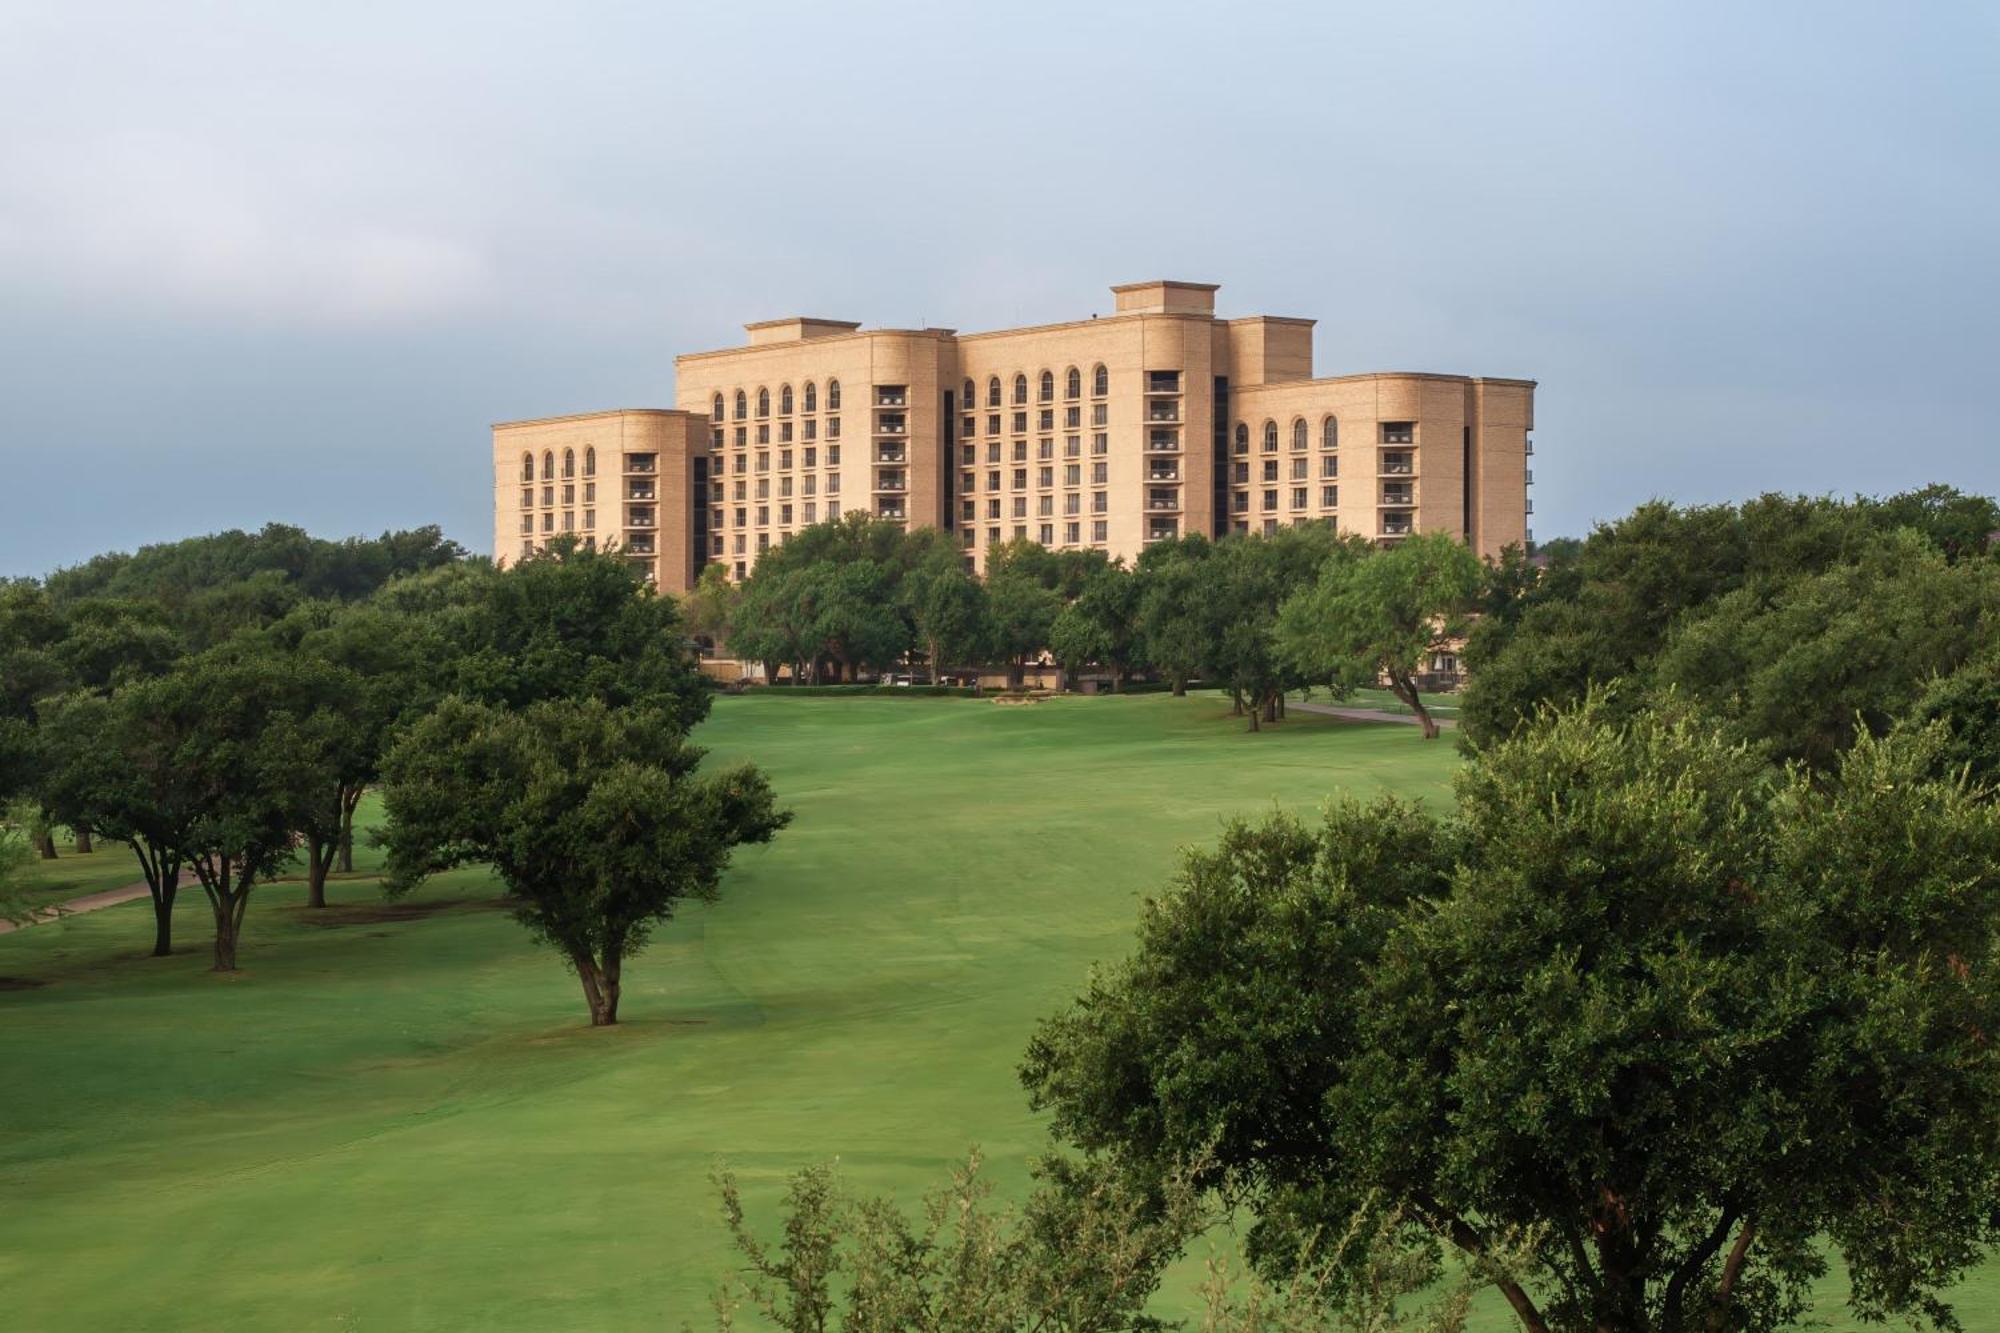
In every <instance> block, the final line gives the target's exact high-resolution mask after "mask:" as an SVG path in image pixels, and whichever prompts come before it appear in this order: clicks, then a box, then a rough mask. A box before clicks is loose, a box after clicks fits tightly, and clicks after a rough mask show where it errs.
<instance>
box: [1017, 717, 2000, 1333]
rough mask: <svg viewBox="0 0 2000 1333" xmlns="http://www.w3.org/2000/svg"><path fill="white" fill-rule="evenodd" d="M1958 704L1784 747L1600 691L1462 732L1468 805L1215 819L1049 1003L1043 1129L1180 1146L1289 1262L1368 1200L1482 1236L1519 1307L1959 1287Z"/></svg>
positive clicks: (1989, 1196) (1963, 1205)
mask: <svg viewBox="0 0 2000 1333" xmlns="http://www.w3.org/2000/svg"><path fill="white" fill-rule="evenodd" d="M1942 739H1943V738H1942V737H1941V736H1940V735H1939V734H1938V733H1936V732H1935V731H1932V732H1907V731H1905V732H1897V733H1894V734H1892V735H1891V736H1889V737H1887V738H1884V739H1879V740H1878V739H1875V738H1869V737H1864V738H1863V739H1861V740H1860V741H1859V742H1857V744H1856V746H1855V747H1854V748H1853V749H1852V750H1851V751H1849V752H1848V754H1847V755H1846V756H1845V757H1844V758H1843V759H1842V761H1841V763H1840V765H1839V766H1838V767H1837V769H1836V770H1835V771H1834V772H1832V773H1831V774H1828V775H1826V776H1825V777H1824V778H1822V779H1819V780H1814V779H1812V778H1810V777H1808V776H1807V775H1806V774H1804V773H1803V772H1794V773H1792V774H1789V775H1777V774H1774V773H1773V772H1772V770H1771V769H1770V768H1769V766H1768V765H1767V764H1766V763H1765V762H1764V760H1763V759H1762V758H1761V756H1759V755H1757V754H1755V753H1754V752H1752V751H1750V750H1748V749H1745V748H1742V747H1738V746H1733V745H1731V744H1728V743H1727V742H1725V741H1723V740H1721V739H1719V738H1718V737H1717V736H1716V735H1715V733H1714V729H1713V727H1712V726H1711V725H1708V724H1707V723H1706V722H1705V721H1704V720H1703V719H1701V718H1699V717H1696V716H1691V715H1688V714H1686V713H1685V712H1682V713H1678V714H1677V713H1666V712H1653V711H1642V712H1641V713H1639V714H1638V715H1637V716H1636V717H1634V718H1633V719H1632V720H1631V721H1629V722H1626V723H1619V722H1616V721H1615V720H1614V719H1613V717H1612V715H1611V713H1610V711H1609V710H1608V709H1607V708H1606V707H1605V706H1604V701H1603V700H1602V699H1601V697H1597V696H1593V697H1592V698H1590V699H1589V700H1587V701H1586V702H1585V703H1584V704H1583V705H1581V706H1580V707H1578V708H1576V709H1573V710H1570V711H1568V712H1565V713H1561V714H1545V715H1544V717H1543V718H1542V719H1541V720H1539V721H1538V722H1537V723H1536V724H1535V725H1534V726H1532V727H1530V728H1528V729H1526V730H1524V731H1523V732H1521V733H1519V734H1518V735H1517V736H1515V737H1514V738H1513V739H1511V740H1508V741H1506V742H1503V743H1500V744H1497V745H1495V746H1492V747H1489V748H1487V749H1485V750H1483V751H1481V752H1480V753H1479V754H1478V755H1477V756H1476V757H1475V760H1474V762H1473V763H1472V764H1471V765H1470V766H1469V767H1468V768H1467V769H1466V770H1465V771H1464V773H1463V774H1462V776H1461V777H1460V779H1459V781H1458V801H1457V812H1456V815H1455V816H1454V817H1453V818H1451V819H1449V820H1444V819H1439V818H1437V817H1436V816H1433V815H1431V814H1428V813H1426V812H1424V811H1422V810H1420V809H1417V808H1415V807H1411V806H1407V805H1402V804H1399V803H1396V802H1393V801H1383V802H1378V803H1377V804H1376V805H1374V806H1371V807H1364V806H1360V805H1358V804H1356V803H1354V802H1352V801H1346V802H1339V803H1336V804H1335V805H1333V806H1332V807H1330V808H1329V810H1328V812H1327V815H1326V818H1325V820H1324V822H1323V823H1322V824H1321V825H1320V826H1319V827H1318V828H1316V829H1309V828H1307V827H1306V826H1304V825H1303V824H1301V823H1299V822H1298V821H1296V820H1292V819H1290V818H1287V817H1283V816H1279V817H1276V818H1273V819H1270V820H1268V821H1266V822H1264V823H1262V824H1257V825H1252V824H1248V823H1242V822H1239V823H1236V824H1234V825H1232V826H1231V827H1230V828H1229V829H1228V831H1227V832H1226V833H1225V835H1224V838H1223V840H1222V843H1221V845H1220V846H1219V847H1218V848H1217V849H1215V850H1214V851H1199V852H1194V853H1191V854H1190V855H1189V856H1188V858H1187V860H1186V863H1185V865H1184V867H1183V869H1182V871H1181V873H1180V875H1179V877H1178V879H1177V881H1176V883H1175V885H1174V887H1173V889H1172V891H1171V892H1170V893H1169V894H1168V895H1167V896H1166V897H1165V898H1164V899H1162V900H1160V901H1157V902H1154V903H1151V904H1149V905H1148V907H1147V909H1146V913H1145V916H1144V918H1143V920H1142V925H1141V934H1140V944H1139V948H1138V951H1137V953H1136V955H1135V956H1134V957H1133V958H1132V959H1131V960H1129V961H1128V962H1126V963H1125V964H1123V965H1121V966H1120V967H1118V968H1117V969H1115V970H1113V971H1111V972H1108V973H1106V974H1104V975H1102V976H1101V977H1099V978H1098V979H1096V980H1095V981H1093V983H1092V984H1091V985H1090V986H1089V987H1088V988H1087V989H1086V991H1085V992H1084V994H1083V995H1082V996H1081V997H1080V998H1079V999H1078V1000H1077V1001H1076V1002H1075V1003H1074V1004H1073V1005H1072V1006H1070V1007H1069V1008H1068V1009H1066V1010H1065V1011H1063V1012H1062V1013H1060V1014H1058V1015H1057V1016H1056V1017H1055V1018H1053V1019H1051V1020H1049V1021H1048V1022H1046V1023H1044V1024H1043V1026H1042V1027H1041V1028H1040V1030H1039V1031H1038V1032H1037V1034H1036V1036H1035V1038H1034V1041H1033V1044H1032V1045H1031V1047H1030V1051H1029V1055H1028V1059H1027V1062H1026V1065H1025V1067H1024V1071H1023V1076H1024V1079H1025V1080H1026V1082H1027V1084H1028V1086H1029V1088H1030V1089H1031V1091H1032V1092H1033V1094H1034V1099H1035V1102H1036V1105H1037V1106H1038V1107H1042V1108H1045V1109H1049V1110H1052V1111H1053V1112H1054V1116H1055V1129H1056V1131H1057V1132H1058V1133H1059V1134H1061V1135H1063V1136H1065V1137H1067V1138H1069V1139H1070V1140H1072V1141H1073V1142H1075V1143H1077V1144H1078V1145H1079V1146H1081V1147H1083V1148H1085V1149H1087V1150H1091V1151H1093V1152H1097V1153H1108V1154H1116V1155H1118V1157H1119V1159H1120V1160H1122V1161H1126V1162H1129V1163H1131V1164H1132V1165H1131V1167H1130V1168H1129V1169H1131V1170H1133V1171H1135V1172H1137V1173H1138V1178H1139V1179H1141V1180H1145V1179H1149V1178H1152V1177H1155V1176H1157V1175H1158V1174H1159V1173H1161V1172H1163V1171H1166V1170H1168V1169H1169V1168H1170V1166H1171V1165H1172V1164H1173V1163H1177V1162H1185V1161H1190V1160H1197V1159H1199V1158H1201V1157H1202V1156H1203V1154H1206V1155H1207V1158H1208V1160H1209V1161H1210V1163H1211V1165H1210V1166H1209V1167H1208V1168H1206V1169H1205V1171H1204V1172H1203V1174H1202V1176H1201V1177H1200V1179H1199V1183H1200V1184H1201V1185H1202V1186H1204V1187H1214V1188H1216V1189H1219V1190H1221V1191H1223V1193H1224V1196H1225V1197H1227V1198H1229V1199H1232V1200H1235V1201H1238V1202H1240V1203H1241V1204H1243V1205H1244V1206H1245V1207H1246V1208H1247V1209H1248V1211H1249V1213H1250V1214H1251V1215H1252V1216H1254V1218H1255V1219H1256V1223H1255V1226H1254V1228H1253V1230H1252V1232H1251V1235H1250V1242H1251V1252H1252V1254H1253V1256H1254V1258H1255V1259H1256V1261H1257V1262H1258V1264H1259V1265H1260V1267H1262V1268H1263V1269H1264V1270H1265V1271H1266V1272H1267V1273H1282V1272H1283V1271H1284V1269H1285V1268H1286V1267H1287V1265H1288V1264H1289V1258H1288V1256H1289V1255H1290V1254H1291V1253H1293V1252H1294V1250H1295V1247H1296V1244H1297V1242H1298V1239H1299V1238H1300V1237H1301V1236H1307V1235H1311V1234H1315V1233H1325V1232H1327V1231H1328V1230H1334V1231H1337V1230H1338V1229H1339V1228H1340V1226H1341V1225H1342V1224H1343V1222H1344V1220H1345V1219H1348V1218H1350V1217H1352V1216H1353V1215H1355V1214H1356V1213H1357V1212H1371V1213H1373V1214H1375V1215H1382V1214H1390V1215H1400V1216H1403V1217H1406V1218H1409V1219H1411V1220H1413V1221H1414V1222H1416V1223H1418V1224H1420V1228H1421V1230H1420V1231H1419V1232H1405V1233H1403V1234H1402V1236H1401V1240H1402V1242H1403V1243H1404V1244H1407V1245H1412V1246H1423V1245H1429V1244H1433V1243H1438V1242H1442V1243H1446V1244H1449V1245H1452V1246H1454V1247H1456V1248H1458V1249H1459V1250H1461V1251H1463V1252H1465V1253H1467V1254H1469V1255H1471V1256H1473V1258H1474V1259H1475V1261H1479V1260H1481V1259H1483V1257H1484V1256H1485V1255H1487V1254H1488V1253H1489V1251H1490V1248H1491V1247H1492V1246H1493V1245H1494V1244H1495V1241H1496V1238H1497V1237H1504V1236H1509V1235H1512V1236H1518V1237H1522V1238H1525V1239H1526V1240H1527V1241H1528V1243H1529V1245H1530V1248H1531V1254H1532V1258H1533V1263H1532V1265H1531V1266H1530V1268H1529V1269H1527V1270H1526V1271H1523V1272H1519V1273H1515V1274H1501V1275H1499V1276H1498V1277H1497V1285H1498V1286H1499V1287H1500V1289H1501V1291H1502V1293H1503V1294H1504V1295H1505V1296H1506V1298H1507V1299H1508V1301H1509V1303H1510V1304H1511V1305H1512V1307H1513V1309H1514V1311H1515V1314H1516V1316H1517V1318H1519V1320H1520V1321H1521V1323H1522V1324H1523V1326H1524V1327H1526V1328H1528V1329H1529V1330H1533V1331H1535V1333H1542V1331H1544V1330H1561V1331H1562V1333H1582V1331H1583V1330H1593V1331H1595V1330H1616V1331H1617V1333H1654V1331H1657V1333H1692V1331H1693V1330H1697V1329H1706V1330H1715V1329H1770V1328H1775V1327H1778V1326H1780V1325H1782V1324H1784V1323H1785V1322H1786V1321H1788V1320H1789V1319H1791V1318H1792V1317H1794V1316H1795V1315H1796V1314H1797V1313H1798V1311H1799V1310H1800V1309H1801V1308H1802V1305H1803V1302H1804V1300H1805V1297H1806V1292H1807V1287H1808V1284H1809V1283H1810V1282H1811V1281H1812V1280H1813V1279H1814V1278H1815V1277H1816V1276H1818V1275H1819V1274H1821V1273H1823V1272H1824V1271H1825V1262H1824V1260H1823V1258H1822V1257H1821V1251H1820V1248H1819V1245H1820V1242H1821V1239H1822V1238H1823V1239H1824V1240H1825V1241H1827V1242H1830V1243H1831V1244H1832V1245H1833V1246H1834V1247H1835V1248H1836V1249H1838V1250H1839V1252H1840V1253H1841V1255H1842V1257H1843V1259H1844V1261H1845V1264H1846V1267H1847V1271H1848V1273H1849V1277H1850V1282H1851V1287H1852V1301H1853V1304H1854V1307H1855V1309H1856V1311H1857V1312H1858V1313H1859V1314H1861V1315H1862V1317H1864V1318H1885V1317H1888V1316H1891V1315H1905V1314H1909V1315H1923V1316H1928V1317H1930V1318H1932V1319H1937V1320H1943V1319H1946V1318H1948V1310H1947V1309H1946V1308H1945V1307H1944V1306H1943V1304H1942V1300H1941V1297H1940V1293H1941V1292H1942V1291H1943V1290H1944V1289H1945V1288H1947V1287H1948V1286H1949V1285H1950V1284H1951V1283H1952V1282H1953V1281H1954V1280H1955V1279H1956V1278H1957V1277H1958V1276H1959V1275H1961V1274H1962V1273H1964V1272H1965V1271H1966V1269H1967V1268H1968V1267H1970V1266H1971V1265H1973V1264H1974V1263H1976V1262H1978V1261H1979V1260H1980V1258H1981V1256H1982V1254H1983V1246H1984V1244H1985V1243H1986V1242H1987V1241H1988V1240H1989V1239H1990V1238H1991V1236H1992V1232H1993V1222H1992V1219H1993V1216H1994V1207H1995V1204H1996V1202H2000V1189H1996V1185H2000V1118H1996V1117H1995V1116H1994V1115H1993V1107H1994V1106H1995V1104H1996V1100H1995V1099H1996V1097H2000V1057H1996V1055H1995V1053H1994V1051H1993V1049H1992V1046H1991V1043H1990V1040H1989V1038H1988V1036H1987V1034H1988V1033H1991V1032H1993V1031H1995V1030H1996V1028H1995V1027H1994V1024H1995V1023H1996V1022H2000V972H1996V970H1995V969H1994V968H1992V967H1991V966H1990V960H1991V958H1992V957H1993V956H1994V952H1993V951H1994V948H1995V945H1996V944H2000V935H1996V921H2000V810H1996V809H1994V808H1992V807H1991V806H1990V805H1987V804H1983V803H1981V802H1980V801H1979V800H1977V799H1976V798H1975V795H1974V794H1973V793H1972V792H1971V791H1969V790H1968V789H1966V788H1964V787H1961V786H1959V785H1958V784H1956V783H1955V782H1947V781H1936V780H1931V779H1927V778H1926V777H1925V773H1926V771H1927V770H1929V769H1930V768H1931V767H1932V765H1933V764H1934V762H1935V759H1936V751H1937V748H1938V746H1939V745H1940V744H1941V743H1942Z"/></svg>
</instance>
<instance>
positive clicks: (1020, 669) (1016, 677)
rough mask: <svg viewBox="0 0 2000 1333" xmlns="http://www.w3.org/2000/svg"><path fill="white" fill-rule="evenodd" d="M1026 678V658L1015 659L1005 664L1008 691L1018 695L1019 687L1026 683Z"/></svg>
mask: <svg viewBox="0 0 2000 1333" xmlns="http://www.w3.org/2000/svg"><path fill="white" fill-rule="evenodd" d="M1027 676H1028V662H1027V659H1026V658H1023V657H1017V658H1015V659H1014V660H1013V661H1011V662H1009V663H1008V664H1007V688H1008V689H1010V690H1013V691H1015V692H1017V693H1018V692H1019V691H1020V689H1021V686H1022V685H1023V684H1024V683H1025V682H1026V680H1027Z"/></svg>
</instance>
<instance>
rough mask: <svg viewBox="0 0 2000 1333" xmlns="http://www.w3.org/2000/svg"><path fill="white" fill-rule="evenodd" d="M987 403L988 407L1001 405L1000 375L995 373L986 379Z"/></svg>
mask: <svg viewBox="0 0 2000 1333" xmlns="http://www.w3.org/2000/svg"><path fill="white" fill-rule="evenodd" d="M986 405H987V406H988V407H998V406H1000V377H999V376H998V375H994V376H992V377H991V378H989V379H988V380H987V381H986Z"/></svg>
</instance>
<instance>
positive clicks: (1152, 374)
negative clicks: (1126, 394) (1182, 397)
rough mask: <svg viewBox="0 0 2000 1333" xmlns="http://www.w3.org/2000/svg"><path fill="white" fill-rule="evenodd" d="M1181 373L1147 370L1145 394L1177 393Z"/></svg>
mask: <svg viewBox="0 0 2000 1333" xmlns="http://www.w3.org/2000/svg"><path fill="white" fill-rule="evenodd" d="M1180 391H1181V373H1180V372H1179V371H1178V370H1149V371H1147V372H1146V392H1147V393H1179V392H1180Z"/></svg>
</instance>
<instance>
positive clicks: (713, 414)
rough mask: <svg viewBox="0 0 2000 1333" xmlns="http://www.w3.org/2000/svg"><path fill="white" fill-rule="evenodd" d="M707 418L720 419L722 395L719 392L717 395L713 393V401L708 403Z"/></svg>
mask: <svg viewBox="0 0 2000 1333" xmlns="http://www.w3.org/2000/svg"><path fill="white" fill-rule="evenodd" d="M708 419H709V420H710V421H720V420H722V395H721V394H717V395H715V401H714V402H712V403H710V404H709V405H708Z"/></svg>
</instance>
